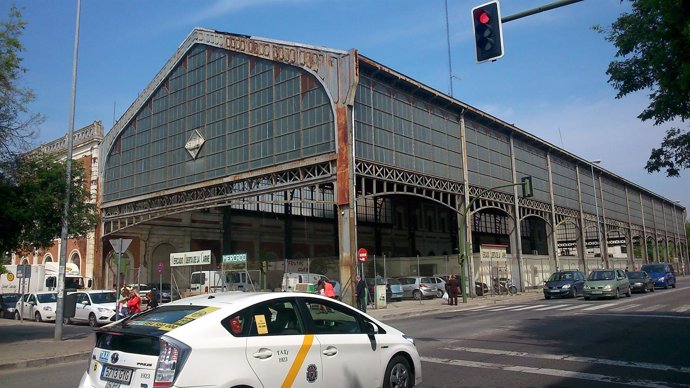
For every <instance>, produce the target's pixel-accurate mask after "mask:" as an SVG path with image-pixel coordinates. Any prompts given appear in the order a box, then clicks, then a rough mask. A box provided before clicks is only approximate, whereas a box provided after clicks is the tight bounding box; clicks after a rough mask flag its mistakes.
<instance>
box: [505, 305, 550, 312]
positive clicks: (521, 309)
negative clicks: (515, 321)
mask: <svg viewBox="0 0 690 388" xmlns="http://www.w3.org/2000/svg"><path fill="white" fill-rule="evenodd" d="M546 306H547V305H545V304H535V305H533V306H527V307H521V308H519V309H515V310H513V311H524V310H531V309H537V308H539V307H546Z"/></svg>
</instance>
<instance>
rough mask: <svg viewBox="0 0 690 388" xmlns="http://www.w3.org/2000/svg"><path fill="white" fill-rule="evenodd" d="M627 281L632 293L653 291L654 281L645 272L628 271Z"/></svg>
mask: <svg viewBox="0 0 690 388" xmlns="http://www.w3.org/2000/svg"><path fill="white" fill-rule="evenodd" d="M627 275H628V280H630V289H631V290H632V291H633V292H643V293H644V292H647V291H654V279H653V278H652V277H651V276H649V275H648V274H647V272H645V271H629V272H627Z"/></svg>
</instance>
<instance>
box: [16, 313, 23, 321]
mask: <svg viewBox="0 0 690 388" xmlns="http://www.w3.org/2000/svg"><path fill="white" fill-rule="evenodd" d="M20 319H22V317H21V316H19V311H15V312H14V320H15V321H18V320H20Z"/></svg>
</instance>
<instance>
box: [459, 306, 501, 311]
mask: <svg viewBox="0 0 690 388" xmlns="http://www.w3.org/2000/svg"><path fill="white" fill-rule="evenodd" d="M492 307H496V306H478V307H472V308H469V309H465V310H463V311H479V310H486V309H490V308H492Z"/></svg>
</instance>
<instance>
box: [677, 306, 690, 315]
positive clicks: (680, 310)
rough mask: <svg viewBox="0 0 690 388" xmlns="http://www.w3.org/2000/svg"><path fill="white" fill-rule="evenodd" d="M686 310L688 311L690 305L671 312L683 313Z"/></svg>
mask: <svg viewBox="0 0 690 388" xmlns="http://www.w3.org/2000/svg"><path fill="white" fill-rule="evenodd" d="M688 310H690V305H688V304H686V305H685V306H680V307H678V308H677V309H673V312H674V313H684V312H686V311H688Z"/></svg>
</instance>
